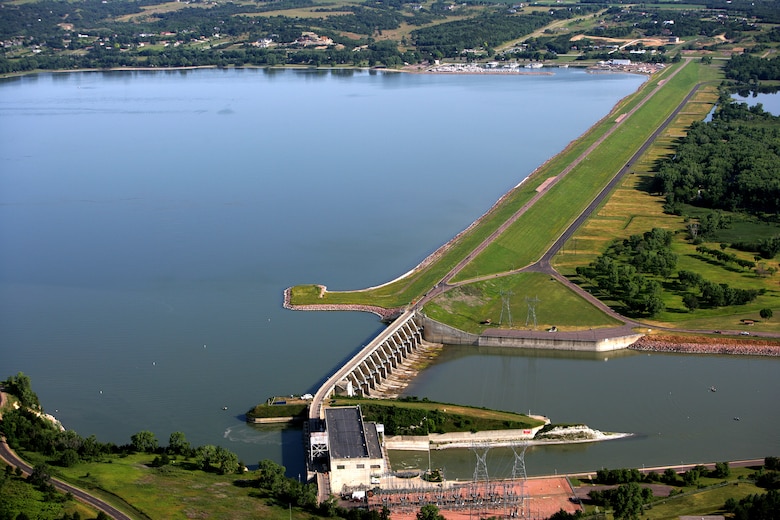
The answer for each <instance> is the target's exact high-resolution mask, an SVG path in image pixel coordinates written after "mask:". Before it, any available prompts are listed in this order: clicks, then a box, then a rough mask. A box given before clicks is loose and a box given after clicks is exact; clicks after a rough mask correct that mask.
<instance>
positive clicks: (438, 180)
mask: <svg viewBox="0 0 780 520" xmlns="http://www.w3.org/2000/svg"><path fill="white" fill-rule="evenodd" d="M642 81H643V78H641V77H639V76H631V75H589V74H586V73H584V72H582V71H577V70H573V69H569V70H560V71H556V74H555V75H554V76H503V75H502V76H441V75H436V76H427V75H407V74H393V73H369V72H343V73H331V72H312V71H263V70H230V71H223V70H198V71H187V72H179V71H176V72H153V73H147V72H127V73H74V74H42V75H38V76H28V77H24V78H16V79H10V80H5V81H2V82H0V377H5V375H10V374H14V373H16V372H17V371H23V372H25V373H27V374H29V375H30V376H31V378H32V380H33V384H34V388H35V389H36V390H37V392H38V394H39V395H40V397H41V399H42V401H43V403H44V407H45V408H46V409H47V411H50V412H52V413H54V414H55V415H57V416H58V418H60V419H61V420H62V422H63V423H64V424H65V426H66V427H68V428H72V429H75V430H77V431H78V432H79V433H81V434H82V435H84V436H87V435H90V434H96V435H97V436H98V437H99V438H100V439H101V440H104V441H111V442H115V443H119V444H122V443H126V442H129V439H130V436H131V435H132V434H133V433H135V432H137V431H139V430H143V429H149V430H152V431H153V432H154V433H155V434H156V435H157V436H158V438H159V439H160V441H161V442H162V443H167V440H168V435H169V434H170V433H171V432H173V431H179V430H180V431H183V432H185V433H186V435H187V437H188V439H189V440H190V442H192V443H193V444H196V445H200V444H206V443H214V444H222V445H224V446H226V447H227V448H229V449H231V450H233V451H235V452H236V453H238V454H239V456H240V458H241V459H242V460H244V461H245V462H246V463H248V464H256V463H257V461H258V460H260V459H264V458H271V459H274V460H276V461H278V462H281V463H283V464H285V465H287V466H288V468H289V472H290V473H291V474H293V475H294V474H295V473H296V472H298V471H300V470H301V467H302V460H303V455H302V454H303V450H302V447H301V440H300V434H299V432H298V431H296V430H281V429H276V430H274V429H259V428H253V427H250V426H247V425H246V424H244V423H243V418H242V414H243V412H244V411H246V410H247V409H249V408H250V407H252V406H253V405H255V404H256V403H258V402H260V401H262V400H264V399H265V398H267V397H268V396H270V395H274V394H287V393H301V392H306V391H310V390H312V389H314V388H315V387H316V386H317V384H318V383H319V382H320V381H322V380H323V379H324V378H325V377H326V376H327V375H329V374H330V373H332V371H333V370H335V368H336V367H337V366H338V365H339V363H340V362H341V361H342V360H343V359H345V358H346V357H348V356H349V355H350V354H351V353H352V352H354V351H355V350H356V349H358V348H359V347H360V346H361V345H362V344H364V343H366V342H367V341H369V339H371V338H372V337H373V336H374V335H375V334H376V332H377V331H378V330H380V329H381V324H380V323H379V322H378V321H377V319H376V318H375V317H374V316H372V315H364V314H359V313H295V312H290V311H285V310H283V309H282V308H281V301H282V291H283V289H284V288H285V287H287V286H289V285H293V284H297V283H308V282H316V283H325V284H327V285H328V286H329V287H330V288H332V289H349V288H360V287H364V286H370V285H376V284H379V283H383V282H385V281H387V280H388V279H390V278H393V277H395V276H397V275H399V274H401V273H403V272H406V271H407V270H409V269H410V268H411V267H413V266H414V265H416V264H417V263H418V262H419V261H421V260H422V259H423V258H424V257H425V256H426V255H427V254H429V253H430V252H431V251H433V250H434V249H436V248H437V247H438V246H439V245H441V244H442V243H444V242H446V241H447V240H449V239H450V238H451V237H452V236H453V235H454V234H456V233H457V232H459V231H460V230H462V229H463V228H464V227H466V226H467V225H468V224H469V223H471V222H472V221H473V220H474V219H475V218H477V217H478V216H479V215H480V214H482V213H483V212H484V211H486V210H487V209H488V208H489V207H490V206H491V205H492V204H493V203H494V202H495V200H496V199H497V198H498V197H500V196H501V195H502V194H503V193H504V192H505V191H506V190H507V189H509V188H510V187H512V186H514V185H515V184H517V183H518V182H519V181H520V180H522V179H523V178H524V177H525V176H526V175H527V174H528V173H529V172H531V171H532V170H533V169H534V168H535V167H536V166H538V165H539V164H541V163H542V162H543V161H545V160H546V159H548V158H549V157H550V156H552V155H553V154H555V153H556V152H558V151H559V150H561V149H562V148H563V147H564V146H565V145H566V144H567V143H568V142H570V141H571V140H572V139H574V138H576V137H577V136H578V135H579V134H581V133H582V132H583V131H585V130H586V129H587V128H588V126H590V125H591V124H592V123H593V122H595V121H596V120H598V119H599V118H600V117H602V116H603V115H605V114H606V113H607V112H608V110H609V109H610V108H611V107H612V106H613V105H614V104H615V103H616V102H617V101H618V100H619V99H620V98H622V97H623V96H625V95H627V94H629V93H631V92H633V91H634V90H635V89H636V88H638V86H639V85H640V84H641V82H642ZM467 359H471V360H472V361H469V362H468V363H469V364H470V363H472V362H473V363H483V362H487V363H490V362H494V361H490V360H495V359H506V360H507V361H502V362H501V363H507V364H508V366H509V367H510V368H508V369H507V370H508V372H507V373H508V376H507V377H509V378H512V377H515V376H513V375H512V374H514V371H515V368H516V367H515V363H517V362H518V361H513V360H515V357H513V356H510V357H506V356H503V355H502V356H499V357H498V358H496V357H495V356H493V355H491V356H488V357H482V356H478V357H477V358H467ZM522 359H523V358H520V360H521V361H519V362H520V363H521V364H522V363H523V361H522ZM658 359H674V358H672V357H666V358H665V357H663V356H659V357H658ZM691 359H698V358H691ZM675 362H676V361H670V363H675ZM726 362H727V363H728V361H726ZM567 363H568V362H567ZM570 363H572V365H571V367H572V368H570V369H569V370H574V371H578V370H582V371H583V372H582V373H583V374H586V373H587V372H586V370H587V367H590V366H592V365H593V363H592V362H583V361H582V360H577V359H574V360H573V361H570ZM762 363H768V364H771V363H774V361H766V362H765V361H763V360H762ZM692 365H694V366H693V367H691V368H690V369H691V370H694V371H695V370H696V368H695V367H696V366H698V364H697V363H692ZM440 366H441V367H442V370H444V371H443V372H442V374H443V375H442V376H440V377H443V381H445V382H446V381H447V380H448V376H447V370H449V369H448V368H447V365H446V363H444V364H442V365H440ZM609 366H614V365H613V364H610V365H609ZM734 366H737V365H734ZM738 366H740V370H741V365H738ZM771 366H772V367H773V369H774V370H775V372H776V369H777V364H776V363H775V364H771ZM634 370H637V371H638V374H640V375H641V377H642V378H645V379H646V380H647V381H648V385H647V386H652V385H651V383H653V382H655V381H656V379H658V377H659V374H665V373H667V371H666V368H665V367H663V366H661V367H660V368H659V367H653V368H652V369H649V368H648V369H646V370H645V371H643V369H642V368H641V367H637V368H635V369H634ZM706 370H708V369H706ZM485 377H488V378H490V377H491V376H490V375H489V374H488V375H486V376H485ZM517 377H518V378H521V377H523V376H522V372H518V373H517ZM604 377H612V376H611V375H605V376H604ZM635 377H639V376H637V375H636V373H635ZM523 379H525V378H523ZM703 379H709V378H708V377H703ZM436 381H437V378H436V377H435V376H433V377H431V378H428V377H427V375H426V376H425V377H424V378H422V379H421V381H420V384H422V385H428V386H423V387H420V391H425V392H429V393H430V394H431V396H436V397H437V398H442V394H444V395H445V397H444V398H443V400H453V401H454V400H463V401H464V402H465V401H469V402H470V401H471V400H473V398H474V395H483V393H482V390H480V389H481V388H482V387H483V386H484V385H486V384H489V382H490V381H493V379H488V380H483V378H482V377H481V376H480V377H479V378H475V379H474V381H473V383H472V385H473V388H474V394H473V395H472V396H471V398H470V399H467V398H466V396H461V395H459V394H457V393H455V392H454V390H453V392H452V393H450V391H449V390H448V389H447V386H446V384H445V385H444V386H437V385H439V384H440V383H437V382H436ZM551 381H556V383H555V384H554V385H553V384H551ZM565 383H566V379H565V378H564V379H560V378H558V376H557V375H556V371H555V370H553V372H550V373H546V374H545V376H544V377H540V378H537V379H536V380H535V382H534V383H533V388H534V395H537V396H538V395H547V394H548V393H550V399H549V400H545V401H534V400H530V401H529V400H528V399H527V398H525V397H523V396H519V397H513V398H512V399H513V400H512V401H511V403H510V404H511V406H510V408H512V409H518V410H520V411H525V410H526V409H527V408H528V407H532V408H533V409H534V411H536V412H539V413H546V414H548V415H550V416H552V417H553V418H554V419H555V420H557V421H561V422H567V421H579V420H583V421H587V422H588V423H589V424H592V426H594V427H597V428H598V427H601V428H604V429H615V430H624V429H627V428H626V427H625V426H626V425H625V424H624V423H623V422H622V421H621V420H620V419H621V415H622V414H623V409H622V408H619V407H616V408H607V409H606V411H605V409H604V407H600V406H598V402H599V399H598V395H596V394H594V395H593V401H592V408H588V407H587V406H585V405H582V404H578V408H577V413H573V412H570V411H567V410H566V409H565V408H564V409H561V408H558V407H553V405H552V403H553V402H554V401H555V399H553V397H552V396H554V395H558V394H557V393H552V392H550V388H561V385H563V386H562V389H563V393H564V394H568V395H571V394H572V393H580V392H582V390H583V389H582V387H581V385H582V384H584V383H582V382H578V385H577V386H571V385H568V386H566V384H565ZM490 384H493V383H490ZM524 384H525V383H524ZM709 384H712V383H707V385H709ZM762 388H763V387H762ZM763 391H764V392H767V391H769V392H774V393H773V394H772V395H775V396H776V395H777V393H778V392H777V388H776V387H772V388H768V389H767V388H764V389H763ZM616 393H620V391H618V392H616ZM418 395H420V394H418ZM448 395H450V396H451V398H448V397H446V396H448ZM505 395H513V394H509V393H506V392H503V391H502V390H501V389H500V388H493V389H492V390H491V391H490V392H484V396H485V397H484V399H483V400H481V402H482V403H483V404H484V405H485V406H492V405H493V404H495V405H499V406H502V407H504V406H505V405H506V403H505V402H504V401H502V400H501V399H503V397H501V396H505ZM718 395H719V396H720V395H721V394H720V393H719V394H718ZM641 399H643V398H640V401H641ZM765 404H766V403H765ZM224 406H227V407H228V410H227V411H224V410H223V409H222V408H223V407H224ZM767 406H774V407H775V408H774V409H775V410H776V405H774V404H771V405H767ZM569 410H571V409H569ZM727 413H728V414H732V412H731V410H729V411H728V412H727ZM610 415H611V417H612V420H609V421H606V420H605V417H608V416H610ZM776 415H777V414H776ZM729 416H730V415H729ZM659 419H663V420H666V417H665V416H664V414H663V412H662V415H661V417H659ZM605 423H606V424H605ZM629 426H631V427H633V424H630V425H629ZM775 426H776V425H775ZM649 431H652V429H650V430H649ZM750 431H751V432H753V431H754V430H753V429H751V430H750ZM775 431H777V428H775ZM742 433H743V435H742V436H740V437H739V442H740V443H742V442H744V443H748V442H751V441H752V440H753V439H754V437H755V436H756V435H759V434H760V435H765V434H766V432H764V431H763V430H762V431H761V432H759V433H745V432H742ZM771 442H773V443H774V444H773V445H774V446H775V447H776V446H777V437H776V434H775V436H774V437H773V438H772V439H771ZM636 446H637V448H636V449H637V450H639V452H640V453H641V452H642V450H652V449H654V448H652V447H649V448H645V447H643V446H644V445H641V444H637V445H636ZM745 451H748V450H745ZM754 451H756V450H754ZM776 451H777V450H776ZM765 454H766V453H765V450H763V449H761V450H760V453H758V454H757V455H759V456H763V455H765ZM468 455H470V454H468ZM656 455H657V454H656ZM675 456H676V455H675ZM550 457H551V458H552V459H555V460H557V458H558V455H555V454H552V455H550ZM713 458H716V457H713ZM565 460H569V459H568V458H566V459H565ZM587 460H590V459H587ZM582 463H583V461H582V459H579V458H577V457H576V456H575V457H574V458H573V459H571V462H570V463H569V464H570V465H572V466H574V465H579V464H582ZM588 463H590V462H588ZM556 464H557V462H556ZM556 468H560V466H556ZM561 469H562V468H561ZM472 471H473V470H472Z"/></svg>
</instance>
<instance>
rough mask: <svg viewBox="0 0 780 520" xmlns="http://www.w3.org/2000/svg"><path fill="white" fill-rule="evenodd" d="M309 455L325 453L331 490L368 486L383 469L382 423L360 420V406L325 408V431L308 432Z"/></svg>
mask: <svg viewBox="0 0 780 520" xmlns="http://www.w3.org/2000/svg"><path fill="white" fill-rule="evenodd" d="M310 438H311V441H310V442H311V446H310V450H311V457H312V459H316V458H318V457H322V456H324V455H326V454H327V457H328V466H329V468H330V489H331V492H332V493H341V492H342V491H344V490H346V489H347V488H359V487H361V486H363V487H368V486H370V485H372V484H374V483H376V482H377V479H378V478H379V477H380V476H382V475H383V474H384V472H385V459H384V457H383V454H382V440H383V438H384V425H382V424H376V423H371V422H364V421H363V414H362V413H361V411H360V406H345V407H337V408H326V409H325V431H324V432H318V433H316V434H315V433H312V434H311V437H310Z"/></svg>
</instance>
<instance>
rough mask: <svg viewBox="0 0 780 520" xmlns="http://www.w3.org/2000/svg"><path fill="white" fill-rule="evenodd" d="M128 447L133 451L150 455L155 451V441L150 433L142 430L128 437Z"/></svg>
mask: <svg viewBox="0 0 780 520" xmlns="http://www.w3.org/2000/svg"><path fill="white" fill-rule="evenodd" d="M130 445H131V446H132V447H133V449H134V450H135V451H139V452H143V453H152V452H153V451H154V450H156V449H157V439H156V438H155V436H154V434H153V433H152V432H150V431H148V430H142V431H140V432H138V433H134V434H133V435H132V436H131V437H130Z"/></svg>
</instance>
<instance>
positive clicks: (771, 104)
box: [732, 92, 780, 116]
mask: <svg viewBox="0 0 780 520" xmlns="http://www.w3.org/2000/svg"><path fill="white" fill-rule="evenodd" d="M732 97H733V98H734V100H735V101H738V102H740V103H747V104H748V105H750V106H753V105H757V104H758V103H761V104H762V105H763V107H764V111H766V112H769V113H770V114H773V115H776V116H778V115H780V94H778V93H777V92H775V93H774V94H761V93H759V92H755V93H753V94H752V95H750V96H748V97H744V96H739V95H736V94H735V95H734V96H732Z"/></svg>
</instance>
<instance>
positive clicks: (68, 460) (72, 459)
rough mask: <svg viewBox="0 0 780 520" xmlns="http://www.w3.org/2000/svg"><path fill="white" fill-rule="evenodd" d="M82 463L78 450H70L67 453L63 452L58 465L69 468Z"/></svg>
mask: <svg viewBox="0 0 780 520" xmlns="http://www.w3.org/2000/svg"><path fill="white" fill-rule="evenodd" d="M80 461H81V458H80V457H79V454H78V452H76V450H74V449H71V448H68V449H66V450H65V451H63V452H62V455H60V458H59V460H58V461H57V463H58V464H59V465H60V466H63V467H66V468H69V467H71V466H75V465H76V464H78V463H79V462H80Z"/></svg>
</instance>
